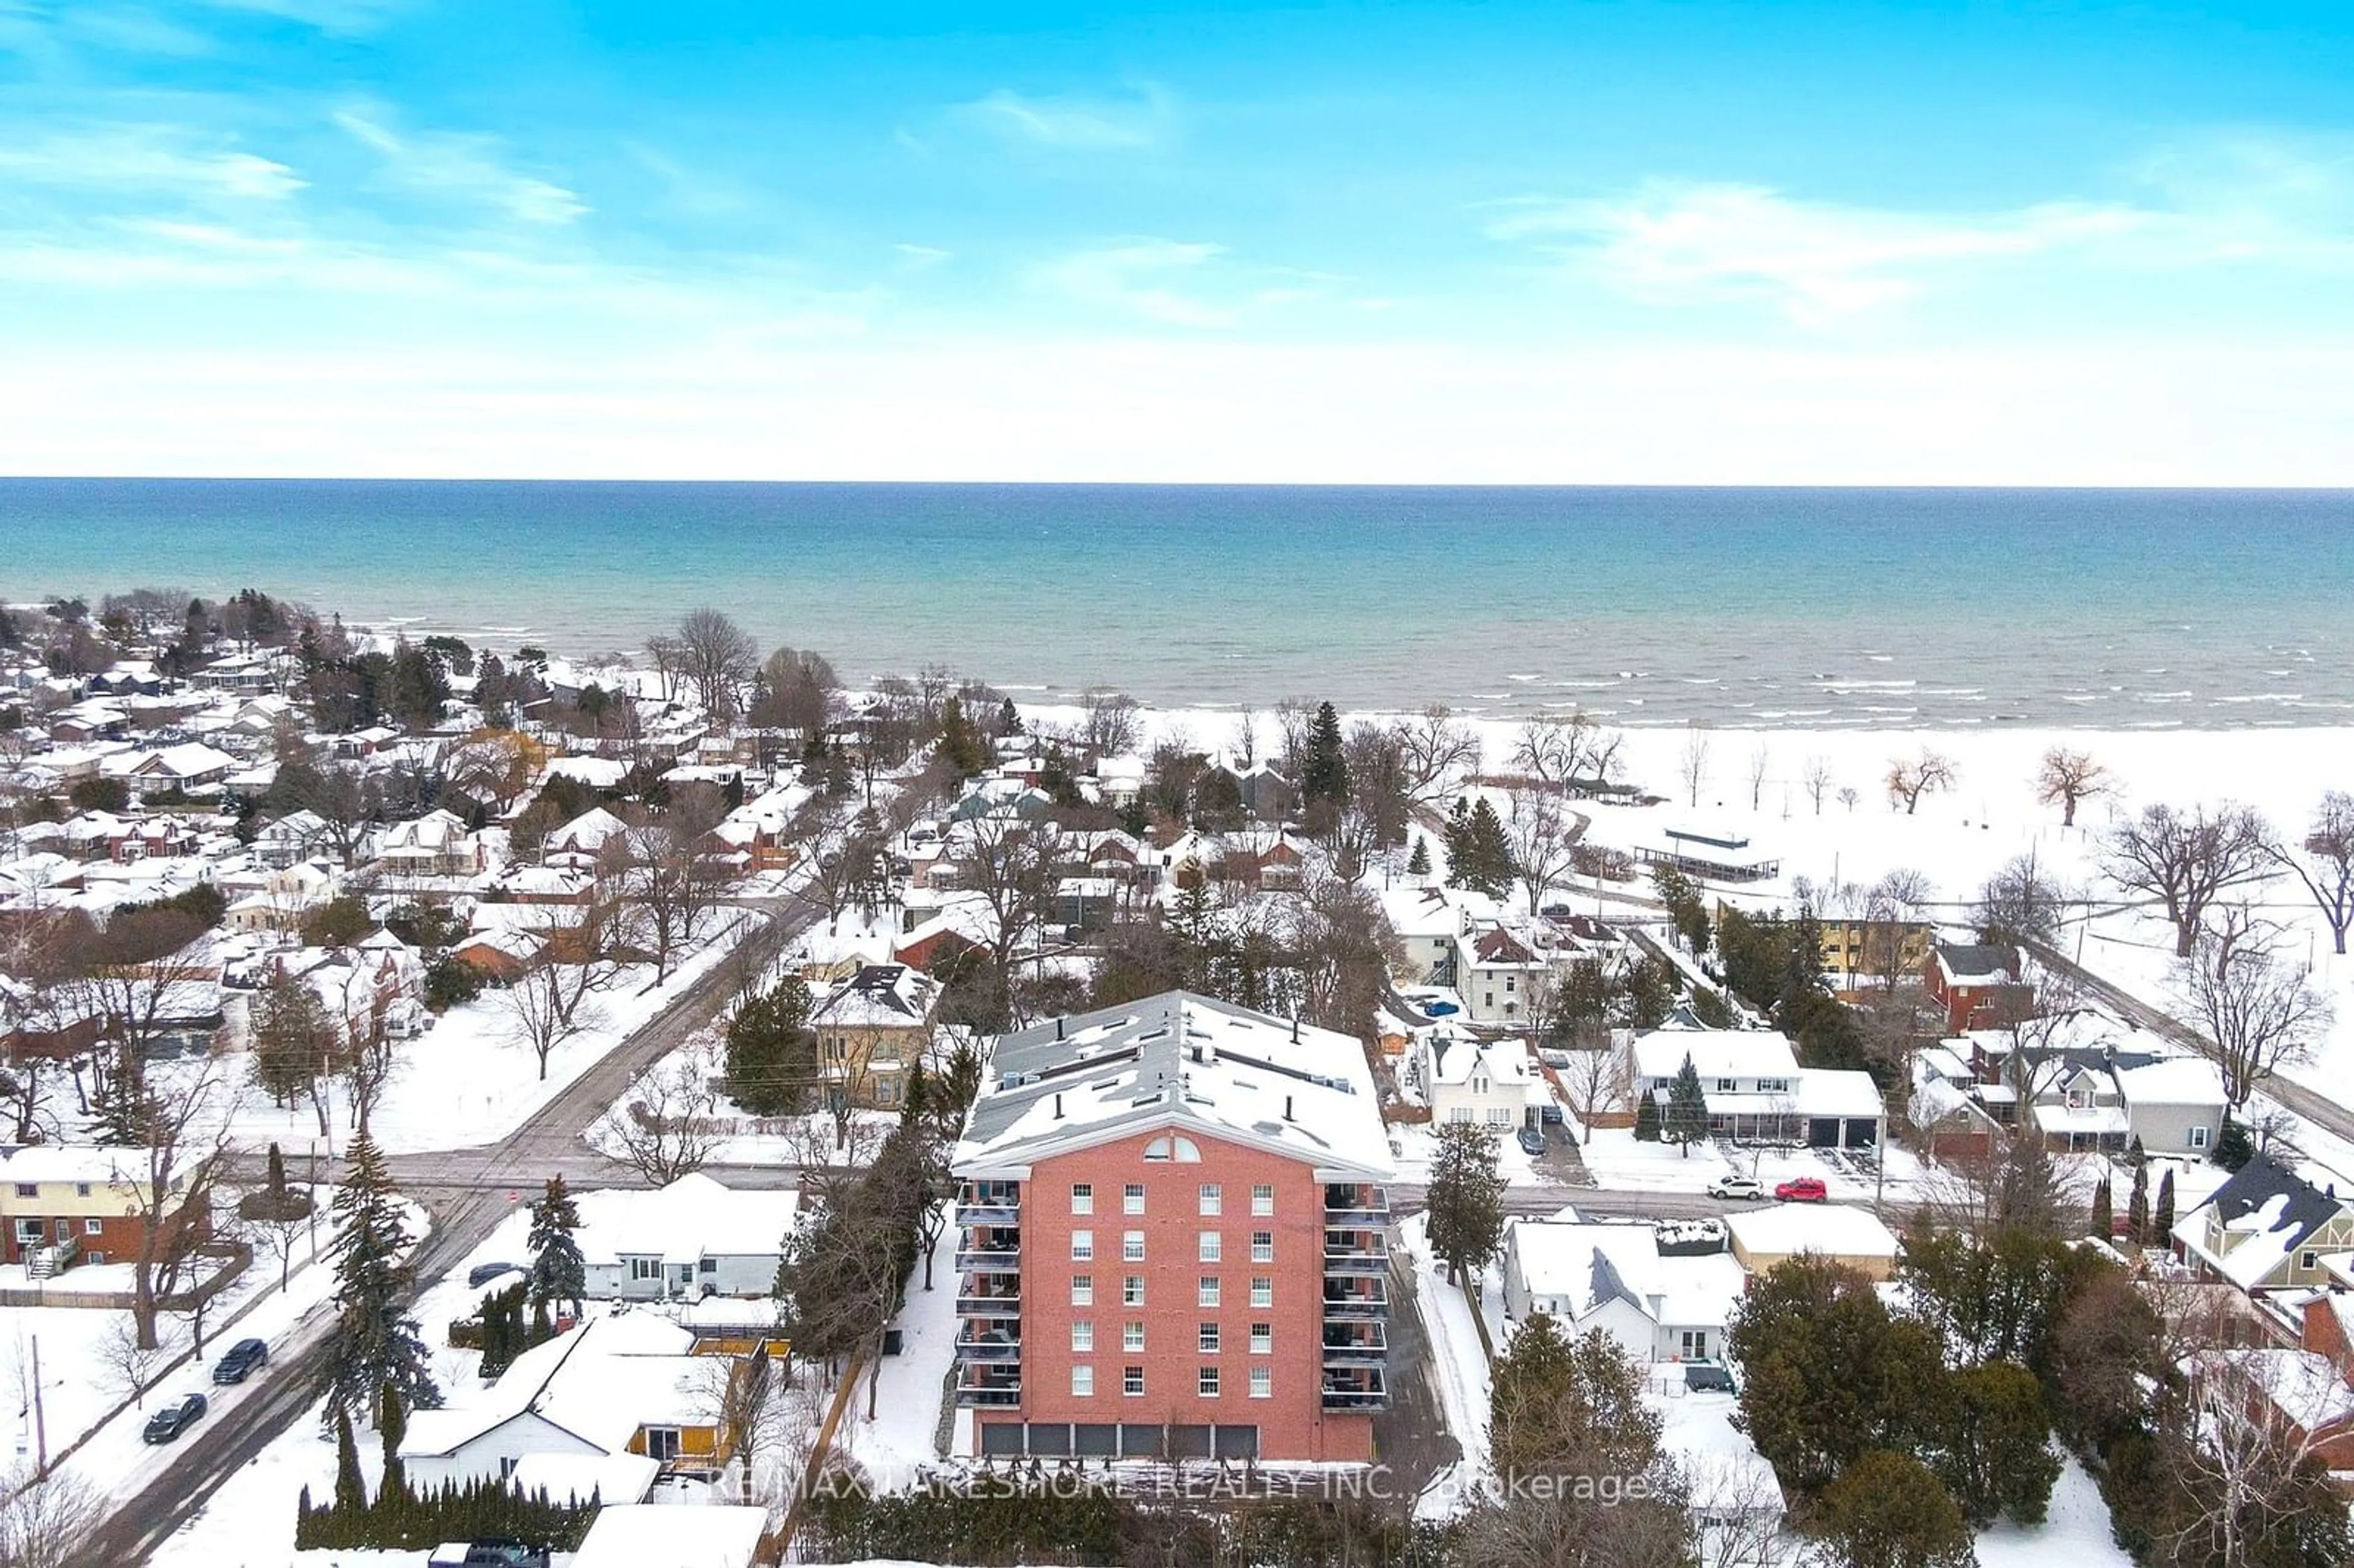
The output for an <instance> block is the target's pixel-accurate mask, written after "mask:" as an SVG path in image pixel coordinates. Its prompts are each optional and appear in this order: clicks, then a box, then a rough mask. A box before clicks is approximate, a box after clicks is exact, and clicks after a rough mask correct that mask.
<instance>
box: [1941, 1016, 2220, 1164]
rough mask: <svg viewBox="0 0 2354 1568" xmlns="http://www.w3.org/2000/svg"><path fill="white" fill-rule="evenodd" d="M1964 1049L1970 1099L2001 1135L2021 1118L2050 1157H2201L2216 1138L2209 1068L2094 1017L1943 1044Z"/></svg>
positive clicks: (2214, 1078)
mask: <svg viewBox="0 0 2354 1568" xmlns="http://www.w3.org/2000/svg"><path fill="white" fill-rule="evenodd" d="M2120 1042H2122V1044H2120ZM1965 1046H1967V1051H1968V1054H1969V1061H1970V1067H1971V1072H1972V1075H1973V1076H1974V1077H1975V1079H1976V1080H1977V1083H1976V1085H1975V1086H1973V1087H1972V1088H1971V1090H1970V1093H1971V1094H1972V1096H1973V1097H1975V1098H1976V1099H1977V1100H1978V1102H1979V1104H1980V1105H1981V1106H1982V1107H1984V1108H1985V1109H1986V1111H1987V1112H1988V1115H1989V1116H1991V1117H1992V1118H1994V1119H1995V1120H1997V1121H1999V1122H2001V1123H2002V1124H2003V1125H2004V1126H2006V1127H2010V1126H2016V1125H2019V1123H2020V1119H2021V1118H2022V1117H2025V1118H2027V1119H2028V1120H2030V1121H2031V1123H2032V1125H2033V1126H2034V1127H2035V1128H2036V1129H2037V1131H2038V1132H2039V1133H2041V1136H2042V1138H2043V1139H2044V1141H2045V1143H2046V1144H2048V1145H2049V1146H2050V1147H2052V1148H2053V1149H2058V1150H2081V1151H2099V1152H2103V1153H2112V1154H2114V1153H2120V1152H2122V1151H2124V1150H2126V1149H2128V1148H2130V1147H2131V1146H2132V1144H2133V1142H2134V1140H2135V1139H2140V1140H2141V1146H2142V1148H2143V1149H2144V1150H2147V1152H2149V1153H2152V1154H2204V1153H2205V1152H2206V1151H2207V1150H2210V1149H2211V1148H2213V1147H2214V1144H2215V1140H2216V1139H2218V1138H2220V1137H2221V1136H2222V1130H2223V1118H2224V1112H2225V1110H2226V1108H2227V1102H2226V1100H2225V1098H2224V1095H2223V1079H2222V1075H2221V1073H2220V1072H2218V1071H2217V1070H2216V1067H2215V1065H2214V1064H2213V1063H2211V1062H2208V1061H2205V1060H2203V1059H2201V1058H2200V1057H2196V1056H2190V1055H2185V1054H2180V1053H2179V1052H2178V1051H2177V1050H2175V1048H2174V1047H2173V1046H2172V1045H2171V1044H2170V1043H2168V1042H2166V1041H2163V1040H2160V1039H2159V1038H2158V1036H2156V1035H2154V1034H2150V1033H2147V1032H2144V1031H2140V1030H2136V1029H2132V1028H2130V1027H2128V1026H2126V1025H2125V1024H2122V1023H2119V1022H2116V1021H2115V1020H2112V1019H2109V1018H2107V1017H2105V1016H2104V1015H2102V1014H2099V1013H2094V1012H2073V1013H2070V1014H2066V1015H2064V1016H2060V1017H2052V1018H2043V1019H2038V1020H2035V1021H2034V1027H2033V1028H2032V1029H2031V1030H2023V1029H2018V1028H2013V1029H1988V1030H1978V1031H1975V1032H1973V1033H1970V1034H1969V1035H1967V1037H1965V1038H1964V1039H1962V1040H1956V1041H1949V1042H1947V1043H1946V1049H1947V1050H1948V1051H1950V1052H1952V1053H1954V1054H1960V1052H1961V1051H1962V1050H1963V1049H1964V1048H1965Z"/></svg>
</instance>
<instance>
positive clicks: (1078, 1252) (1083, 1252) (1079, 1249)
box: [1071, 1231, 1096, 1263]
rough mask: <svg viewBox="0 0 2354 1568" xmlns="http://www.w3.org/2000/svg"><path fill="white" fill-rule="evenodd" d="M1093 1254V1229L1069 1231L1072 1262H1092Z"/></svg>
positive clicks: (1094, 1249) (1094, 1236)
mask: <svg viewBox="0 0 2354 1568" xmlns="http://www.w3.org/2000/svg"><path fill="white" fill-rule="evenodd" d="M1095 1255H1096V1233H1095V1232H1093V1231H1073V1232H1072V1233H1071V1261H1072V1262H1073V1263H1092V1262H1094V1261H1095Z"/></svg>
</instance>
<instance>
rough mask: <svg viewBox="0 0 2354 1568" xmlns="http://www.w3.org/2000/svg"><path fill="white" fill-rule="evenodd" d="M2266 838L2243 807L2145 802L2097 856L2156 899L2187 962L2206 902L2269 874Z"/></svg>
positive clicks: (2114, 877)
mask: <svg viewBox="0 0 2354 1568" xmlns="http://www.w3.org/2000/svg"><path fill="white" fill-rule="evenodd" d="M2271 842H2272V838H2271V835H2270V833H2268V832H2266V831H2265V828H2264V819H2263V818H2262V817H2259V816H2258V815H2257V814H2256V813H2255V812H2253V811H2252V810H2247V809H2246V808H2245V807H2242V806H2233V805H2231V804H2228V803H2226V804H2223V805H2220V806H2214V807H2208V806H2195V807H2193V808H2191V810H2189V811H2187V812H2185V811H2178V810H2175V809H2174V808H2173V807H2171V806H2165V805H2157V806H2147V807H2145V808H2143V810H2142V813H2141V815H2140V816H2138V817H2135V818H2132V819H2131V820H2129V821H2123V822H2120V823H2118V824H2117V825H2116V827H2115V829H2113V830H2111V832H2110V833H2109V835H2108V838H2107V840H2106V842H2105V843H2104V845H2103V846H2102V849H2103V853H2102V860H2103V863H2104V865H2105V868H2106V870H2107V872H2108V874H2109V880H2110V881H2112V882H2114V883H2115V884H2116V885H2118V886H2120V887H2122V888H2124V889H2125V890H2126V892H2128V893H2142V894H2147V895H2149V896H2150V897H2152V898H2154V899H2156V900H2157V901H2158V904H2159V906H2161V907H2162V908H2163V909H2164V910H2165V911H2166V918H2167V920H2168V923H2169V924H2171V925H2172V926H2173V927H2174V956H2175V957H2176V958H2178V959H2187V958H2189V957H2190V949H2191V947H2192V945H2193V944H2194V943H2195V942H2196V941H2197V940H2198V938H2199V931H2200V927H2201V926H2203V925H2204V924H2205V922H2206V917H2207V908H2208V906H2209V905H2211V904H2212V903H2213V902H2214V901H2215V900H2216V898H2217V897H2218V896H2219V895H2221V894H2223V893H2225V892H2228V891H2229V890H2231V889H2232V888H2234V887H2240V886H2243V885H2247V884H2250V883H2253V882H2258V881H2261V880H2263V879H2264V877H2265V876H2267V875H2268V874H2271V871H2272V869H2273V866H2274V858H2273V854H2272V851H2271V848H2270V845H2271Z"/></svg>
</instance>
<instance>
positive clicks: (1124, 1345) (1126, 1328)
mask: <svg viewBox="0 0 2354 1568" xmlns="http://www.w3.org/2000/svg"><path fill="white" fill-rule="evenodd" d="M1119 1348H1120V1349H1121V1350H1123V1351H1130V1352H1133V1351H1140V1350H1142V1349H1144V1324H1143V1322H1142V1320H1140V1319H1135V1318H1131V1319H1129V1320H1128V1321H1127V1322H1125V1323H1122V1324H1121V1325H1120V1326H1119Z"/></svg>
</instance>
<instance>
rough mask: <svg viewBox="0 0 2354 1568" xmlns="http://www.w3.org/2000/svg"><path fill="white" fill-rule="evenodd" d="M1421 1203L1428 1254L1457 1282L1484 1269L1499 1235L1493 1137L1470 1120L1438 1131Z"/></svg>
mask: <svg viewBox="0 0 2354 1568" xmlns="http://www.w3.org/2000/svg"><path fill="white" fill-rule="evenodd" d="M1424 1204H1425V1206H1426V1210H1427V1213H1428V1216H1429V1225H1430V1250H1431V1251H1432V1252H1433V1253H1434V1254H1436V1255H1437V1257H1438V1260H1439V1261H1440V1262H1441V1263H1444V1264H1446V1265H1447V1269H1448V1271H1449V1273H1450V1274H1451V1275H1452V1276H1453V1277H1456V1278H1458V1279H1459V1278H1460V1277H1462V1274H1463V1271H1464V1270H1465V1269H1467V1268H1469V1269H1477V1268H1481V1267H1484V1266H1486V1265H1487V1262H1488V1260H1489V1259H1490V1258H1491V1257H1493V1256H1495V1255H1496V1249H1497V1247H1498V1246H1499V1245H1500V1244H1501V1243H1502V1240H1503V1234H1504V1179H1503V1177H1502V1176H1501V1175H1500V1174H1499V1173H1498V1172H1497V1170H1496V1139H1495V1135H1494V1134H1493V1133H1490V1131H1489V1130H1488V1129H1487V1128H1484V1127H1479V1126H1475V1125H1474V1124H1472V1123H1470V1122H1448V1123H1447V1124H1446V1125H1445V1126H1443V1127H1441V1128H1439V1129H1438V1157H1437V1159H1436V1160H1432V1161H1431V1163H1430V1186H1429V1188H1428V1189H1427V1191H1426V1193H1425V1196H1424Z"/></svg>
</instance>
